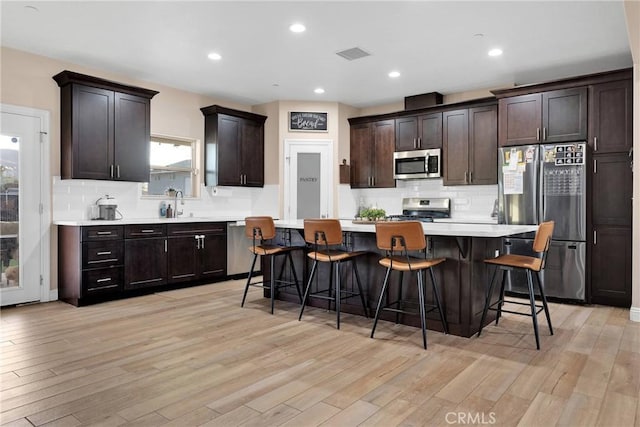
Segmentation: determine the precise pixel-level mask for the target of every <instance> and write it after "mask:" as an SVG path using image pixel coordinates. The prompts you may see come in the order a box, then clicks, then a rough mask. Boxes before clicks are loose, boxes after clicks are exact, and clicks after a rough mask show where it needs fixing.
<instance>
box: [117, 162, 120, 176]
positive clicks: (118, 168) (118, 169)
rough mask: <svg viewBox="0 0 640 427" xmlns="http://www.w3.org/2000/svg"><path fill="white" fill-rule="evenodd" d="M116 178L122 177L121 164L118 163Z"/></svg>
mask: <svg viewBox="0 0 640 427" xmlns="http://www.w3.org/2000/svg"><path fill="white" fill-rule="evenodd" d="M116 178H120V165H116Z"/></svg>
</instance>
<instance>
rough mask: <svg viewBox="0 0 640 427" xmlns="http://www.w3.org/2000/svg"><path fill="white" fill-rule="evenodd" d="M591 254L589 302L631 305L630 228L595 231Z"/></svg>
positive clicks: (610, 228) (622, 305) (603, 228)
mask: <svg viewBox="0 0 640 427" xmlns="http://www.w3.org/2000/svg"><path fill="white" fill-rule="evenodd" d="M594 231H595V232H594V243H593V245H592V252H591V302H592V303H594V304H604V305H613V306H618V307H627V308H628V307H630V306H631V259H632V258H631V228H629V227H615V226H614V227H612V226H602V227H598V228H597V229H595V230H594Z"/></svg>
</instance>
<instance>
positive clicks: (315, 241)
mask: <svg viewBox="0 0 640 427" xmlns="http://www.w3.org/2000/svg"><path fill="white" fill-rule="evenodd" d="M304 240H305V241H306V242H307V243H308V244H309V245H311V247H312V248H313V249H312V251H310V252H309V253H308V254H307V256H308V257H309V258H310V259H312V260H313V266H312V267H311V273H310V274H309V280H308V282H307V286H306V288H305V291H304V296H303V298H302V307H300V315H299V316H298V320H302V314H303V313H304V309H305V306H306V303H307V301H308V299H309V296H313V297H315V298H320V299H325V300H327V301H328V302H329V306H328V309H331V302H332V301H333V302H334V303H335V307H336V328H337V329H340V308H341V307H340V306H341V304H342V300H343V299H346V298H350V297H355V296H359V297H360V302H361V303H362V309H363V310H364V314H365V316H366V317H369V309H368V307H367V303H366V301H365V298H364V292H363V290H362V284H361V282H360V274H359V273H358V265H357V263H356V259H357V258H358V257H359V256H362V255H365V254H366V253H367V252H366V251H348V250H346V249H345V247H344V245H343V238H342V227H341V226H340V221H338V220H337V219H305V220H304ZM346 261H349V262H351V264H352V266H353V272H354V274H355V278H356V284H357V286H358V291H357V292H353V291H350V290H348V289H346V288H343V286H342V279H341V274H340V266H341V264H342V263H343V262H346ZM318 263H329V265H330V274H329V287H328V289H322V290H316V291H315V292H311V284H312V282H313V279H314V277H315V278H316V283H317V269H318ZM334 276H335V278H334ZM334 280H335V291H334V289H333V288H334Z"/></svg>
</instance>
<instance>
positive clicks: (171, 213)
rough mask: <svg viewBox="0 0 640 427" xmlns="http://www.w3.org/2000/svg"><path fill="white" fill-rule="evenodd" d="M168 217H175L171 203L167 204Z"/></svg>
mask: <svg viewBox="0 0 640 427" xmlns="http://www.w3.org/2000/svg"><path fill="white" fill-rule="evenodd" d="M167 218H173V209H171V203H169V206H167Z"/></svg>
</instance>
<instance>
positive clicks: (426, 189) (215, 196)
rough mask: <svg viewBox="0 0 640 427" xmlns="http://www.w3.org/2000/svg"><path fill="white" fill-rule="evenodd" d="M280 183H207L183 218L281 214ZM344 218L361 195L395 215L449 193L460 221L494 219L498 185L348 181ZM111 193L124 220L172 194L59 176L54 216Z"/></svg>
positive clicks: (79, 212) (150, 213)
mask: <svg viewBox="0 0 640 427" xmlns="http://www.w3.org/2000/svg"><path fill="white" fill-rule="evenodd" d="M279 189H280V187H279V186H278V185H265V186H264V187H263V188H248V187H205V186H202V187H201V188H200V197H199V198H186V199H185V202H184V205H181V204H178V210H182V211H183V214H182V216H183V217H189V216H193V217H207V216H239V217H243V216H248V215H257V214H260V215H271V216H273V217H275V218H277V217H278V215H279V214H278V212H279V209H278V203H279V197H280V195H279ZM336 191H337V200H338V216H339V217H340V218H345V219H347V218H353V217H354V216H355V214H356V211H357V209H358V204H359V202H360V199H362V202H363V203H364V205H365V206H375V207H379V208H382V209H384V210H386V211H387V214H389V215H394V214H400V213H402V198H404V197H448V198H450V199H451V217H452V218H453V219H460V220H465V219H467V220H485V219H486V220H490V219H491V212H492V210H493V204H494V201H495V200H496V198H497V197H498V186H497V185H464V186H443V185H442V179H426V180H413V181H397V187H396V188H379V189H351V187H350V186H349V185H348V184H341V185H338V186H337V188H336ZM106 194H108V195H109V196H112V197H115V198H116V200H117V204H118V211H120V213H121V214H122V216H123V217H124V218H157V217H159V216H160V202H162V201H163V200H164V201H165V202H167V203H171V204H172V208H175V206H173V204H174V201H173V200H172V199H171V198H169V197H165V198H155V197H153V198H147V197H142V186H141V184H139V183H135V182H118V181H96V180H81V179H64V180H62V179H60V177H59V176H55V177H54V178H53V219H54V220H85V219H90V218H91V213H90V206H91V205H93V204H95V203H96V201H97V200H98V199H99V198H100V197H103V196H104V195H106Z"/></svg>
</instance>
